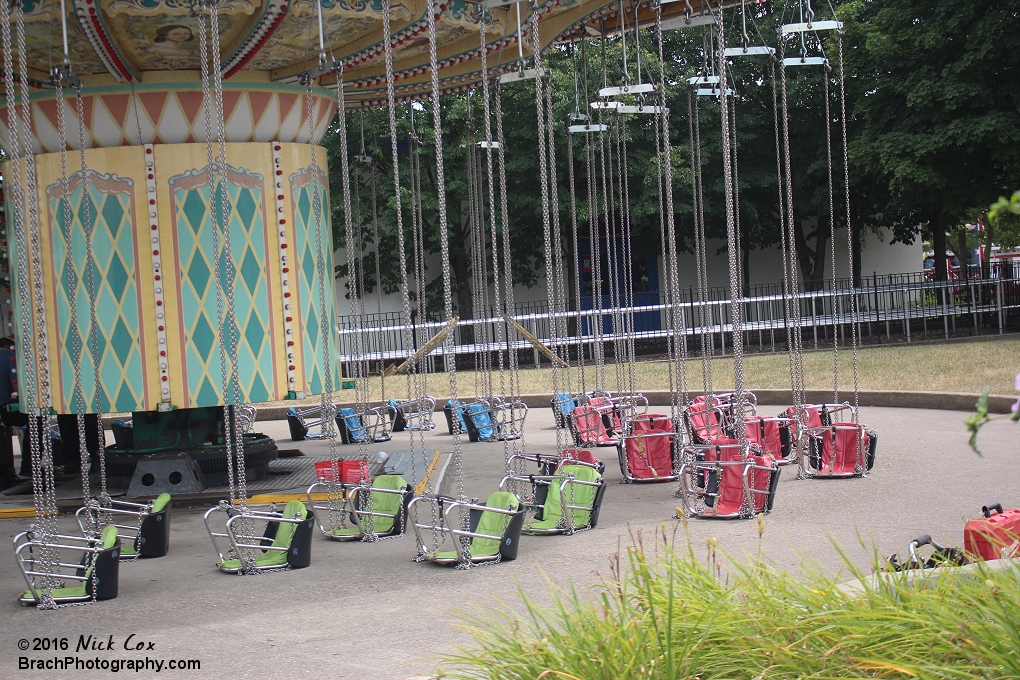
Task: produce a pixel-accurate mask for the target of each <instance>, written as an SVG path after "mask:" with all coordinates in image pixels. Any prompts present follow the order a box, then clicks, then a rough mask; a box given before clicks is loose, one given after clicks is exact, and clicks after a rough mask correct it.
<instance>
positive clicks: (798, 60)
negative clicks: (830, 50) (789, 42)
mask: <svg viewBox="0 0 1020 680" xmlns="http://www.w3.org/2000/svg"><path fill="white" fill-rule="evenodd" d="M828 63H829V60H828V59H826V58H825V57H787V58H786V59H783V66H826V65H828Z"/></svg>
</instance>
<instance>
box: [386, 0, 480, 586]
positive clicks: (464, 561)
mask: <svg viewBox="0 0 1020 680" xmlns="http://www.w3.org/2000/svg"><path fill="white" fill-rule="evenodd" d="M440 11H441V8H440V6H439V0H431V1H430V2H429V5H428V40H429V72H430V73H431V74H432V92H431V100H432V126H433V132H434V134H435V154H436V156H435V162H436V198H437V206H438V210H439V251H440V253H441V255H442V263H443V315H444V319H445V320H446V321H449V320H450V319H452V318H453V281H452V279H451V275H450V234H449V228H448V222H447V214H446V175H445V172H444V170H443V121H442V108H441V106H440V103H439V94H440V90H439V59H438V57H437V56H436V39H437V36H436V18H437V16H436V15H437V13H439V12H440ZM389 78H390V77H389V75H387V79H388V80H389ZM443 346H444V357H443V359H444V363H445V364H446V373H447V376H448V377H449V380H450V399H451V400H453V401H454V402H456V401H457V361H456V354H454V351H453V334H452V333H447V334H446V338H445V340H444V342H443ZM460 440H461V432H460V426H459V419H456V418H455V419H454V427H453V463H454V471H455V474H456V486H457V500H460V501H463V500H466V496H465V495H464V461H463V455H462V453H463V452H462V451H461V441H460ZM461 516H462V517H461V524H462V526H463V527H464V528H465V529H466V528H467V526H468V517H467V515H466V514H464V513H461ZM460 538H461V540H460V550H459V551H458V554H459V560H458V567H467V566H469V565H470V564H471V540H470V538H468V537H466V536H461V537H460Z"/></svg>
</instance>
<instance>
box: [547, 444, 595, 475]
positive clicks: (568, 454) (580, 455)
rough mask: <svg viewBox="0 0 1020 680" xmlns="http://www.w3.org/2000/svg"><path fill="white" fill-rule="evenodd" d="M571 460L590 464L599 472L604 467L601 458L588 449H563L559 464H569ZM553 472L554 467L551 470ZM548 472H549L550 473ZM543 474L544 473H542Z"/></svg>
mask: <svg viewBox="0 0 1020 680" xmlns="http://www.w3.org/2000/svg"><path fill="white" fill-rule="evenodd" d="M571 461H577V462H578V463H587V464H588V465H591V466H592V467H594V468H595V469H596V470H598V471H599V472H601V471H602V469H603V468H604V467H605V465H604V464H603V463H602V461H601V460H599V459H598V458H596V457H595V454H594V453H592V452H591V451H589V450H588V449H564V451H563V458H562V459H561V460H560V465H570V464H571ZM552 472H555V468H553V471H552ZM552 472H550V474H552ZM542 474H545V473H542Z"/></svg>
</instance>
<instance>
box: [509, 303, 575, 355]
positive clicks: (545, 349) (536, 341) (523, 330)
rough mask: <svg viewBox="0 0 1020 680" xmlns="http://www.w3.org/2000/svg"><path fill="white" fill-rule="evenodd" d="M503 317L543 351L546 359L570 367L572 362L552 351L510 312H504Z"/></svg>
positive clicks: (519, 333) (536, 347)
mask: <svg viewBox="0 0 1020 680" xmlns="http://www.w3.org/2000/svg"><path fill="white" fill-rule="evenodd" d="M503 319H504V320H505V321H506V322H507V323H508V324H510V325H511V326H513V328H514V330H515V331H517V334H518V335H520V336H521V337H522V338H524V339H525V340H527V341H528V342H530V343H531V344H532V345H534V346H535V349H537V350H538V351H539V352H541V353H542V355H543V356H544V357H545V358H546V359H548V360H549V361H551V362H553V363H555V364H559V365H560V366H562V367H564V368H570V364H568V363H567V362H566V361H564V360H563V359H561V358H560V357H559V356H558V355H557V354H556V352H554V351H552V350H551V349H549V348H548V347H546V346H545V345H543V344H542V341H541V340H539V339H538V338H536V337H535V336H534V335H532V334H531V333H529V332H528V330H527V329H526V328H525V327H524V326H522V325H521V324H519V323H517V322H516V321H515V320H514V318H513V317H512V316H510V315H509V314H504V315H503Z"/></svg>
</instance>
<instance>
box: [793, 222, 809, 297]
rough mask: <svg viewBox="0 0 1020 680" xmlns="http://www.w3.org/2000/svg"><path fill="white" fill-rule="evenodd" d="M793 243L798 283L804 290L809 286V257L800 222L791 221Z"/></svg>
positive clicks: (802, 226)
mask: <svg viewBox="0 0 1020 680" xmlns="http://www.w3.org/2000/svg"><path fill="white" fill-rule="evenodd" d="M793 242H794V245H796V246H797V264H798V266H799V267H800V281H801V284H802V285H803V286H804V290H810V289H811V286H812V285H813V284H812V283H811V255H810V254H809V251H808V246H807V237H805V236H804V225H803V224H801V222H800V220H797V219H795V220H794V221H793Z"/></svg>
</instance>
